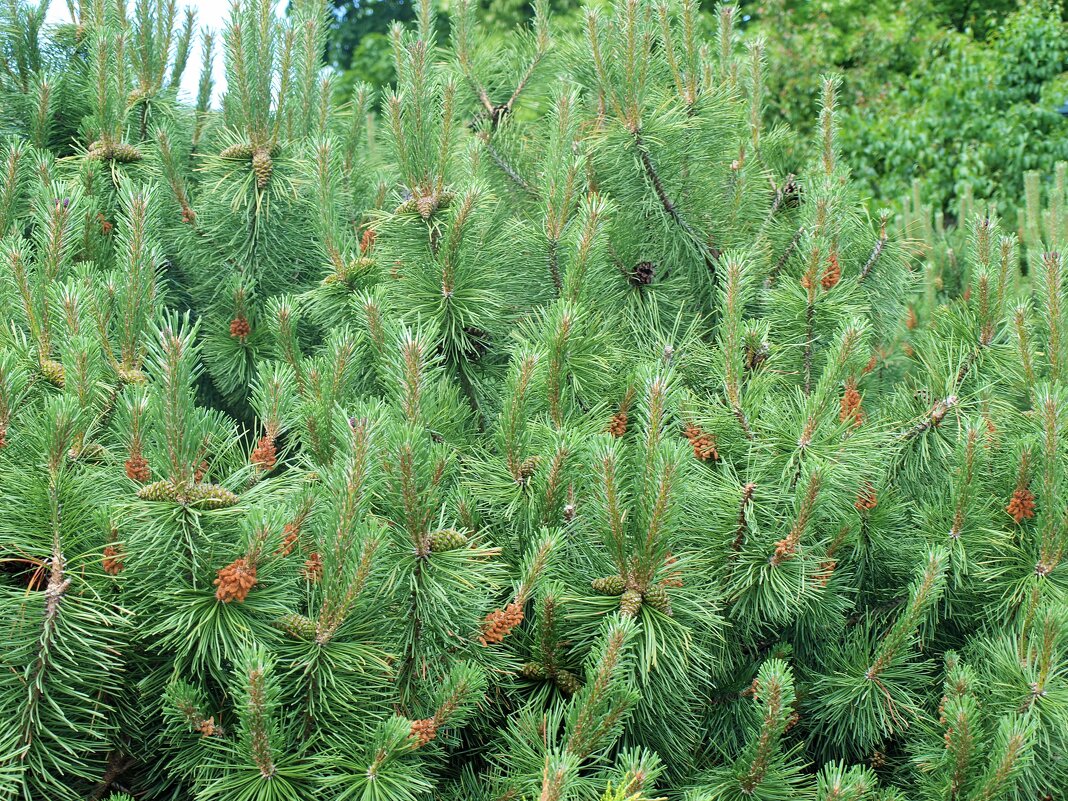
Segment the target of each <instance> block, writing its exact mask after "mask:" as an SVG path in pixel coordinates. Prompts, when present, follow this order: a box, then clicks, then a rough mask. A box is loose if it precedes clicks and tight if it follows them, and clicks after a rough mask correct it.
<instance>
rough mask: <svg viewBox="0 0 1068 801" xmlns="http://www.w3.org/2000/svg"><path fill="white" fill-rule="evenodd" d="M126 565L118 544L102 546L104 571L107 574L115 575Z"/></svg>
mask: <svg viewBox="0 0 1068 801" xmlns="http://www.w3.org/2000/svg"><path fill="white" fill-rule="evenodd" d="M125 567H126V562H125V555H124V554H123V552H122V548H121V547H120V546H118V545H114V544H112V545H105V546H104V572H105V573H107V574H108V575H109V576H117V575H119V573H121V572H122V571H123V569H124V568H125Z"/></svg>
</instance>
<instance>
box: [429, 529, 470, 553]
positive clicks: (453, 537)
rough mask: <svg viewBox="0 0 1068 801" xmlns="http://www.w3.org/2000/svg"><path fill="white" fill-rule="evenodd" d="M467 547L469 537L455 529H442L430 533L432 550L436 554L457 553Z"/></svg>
mask: <svg viewBox="0 0 1068 801" xmlns="http://www.w3.org/2000/svg"><path fill="white" fill-rule="evenodd" d="M466 545H467V535H466V534H464V533H463V532H462V531H457V530H456V529H454V528H440V529H438V530H437V531H432V532H431V533H430V550H432V551H433V552H434V553H441V552H442V551H455V550H458V549H460V548H463V547H465V546H466Z"/></svg>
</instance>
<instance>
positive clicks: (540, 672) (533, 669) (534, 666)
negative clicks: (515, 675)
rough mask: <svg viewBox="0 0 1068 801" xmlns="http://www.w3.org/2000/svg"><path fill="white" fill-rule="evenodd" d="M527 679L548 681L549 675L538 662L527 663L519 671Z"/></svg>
mask: <svg viewBox="0 0 1068 801" xmlns="http://www.w3.org/2000/svg"><path fill="white" fill-rule="evenodd" d="M519 673H520V675H521V676H523V678H525V679H543V680H544V679H547V678H549V673H548V672H547V671H546V670H545V668H543V667H542V666H541V665H539V664H538V663H537V662H527V663H526V664H525V665H523V667H522V668H521V669H520V671H519Z"/></svg>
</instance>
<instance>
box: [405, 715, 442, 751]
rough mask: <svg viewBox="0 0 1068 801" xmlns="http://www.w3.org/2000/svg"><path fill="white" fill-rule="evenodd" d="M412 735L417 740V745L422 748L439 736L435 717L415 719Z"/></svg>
mask: <svg viewBox="0 0 1068 801" xmlns="http://www.w3.org/2000/svg"><path fill="white" fill-rule="evenodd" d="M411 736H412V739H413V740H415V747H416V748H420V747H422V746H424V745H426V744H427V743H429V742H430V741H431V740H433V739H434V738H435V737H437V736H438V724H437V722H436V721H435V720H434V718H422V719H421V720H413V721H412V733H411Z"/></svg>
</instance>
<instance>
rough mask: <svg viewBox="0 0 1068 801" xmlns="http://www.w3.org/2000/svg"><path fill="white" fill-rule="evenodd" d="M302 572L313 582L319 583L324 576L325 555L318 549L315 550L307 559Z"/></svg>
mask: <svg viewBox="0 0 1068 801" xmlns="http://www.w3.org/2000/svg"><path fill="white" fill-rule="evenodd" d="M300 573H301V575H302V576H304V578H305V579H306V580H307V581H310V582H311V583H312V584H315V583H317V582H318V581H319V579H321V578H322V577H323V557H321V556H320V555H319V552H318V551H313V552H312V554H311V556H309V557H308V558H307V559H306V560H305V562H304V565H303V566H302V567H301V569H300Z"/></svg>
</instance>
